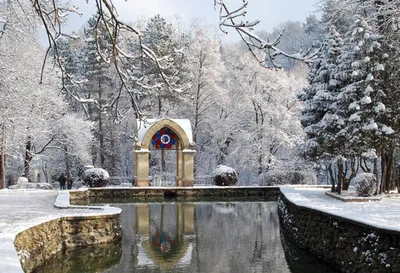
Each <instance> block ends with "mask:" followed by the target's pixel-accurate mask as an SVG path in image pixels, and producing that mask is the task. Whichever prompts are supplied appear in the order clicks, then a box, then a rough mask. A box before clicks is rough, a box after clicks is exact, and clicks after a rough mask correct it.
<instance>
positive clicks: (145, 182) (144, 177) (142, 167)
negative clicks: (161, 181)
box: [135, 149, 150, 187]
mask: <svg viewBox="0 0 400 273" xmlns="http://www.w3.org/2000/svg"><path fill="white" fill-rule="evenodd" d="M135 155H136V186H137V187H148V186H149V184H150V180H149V155H150V151H149V150H147V149H140V150H137V151H135Z"/></svg>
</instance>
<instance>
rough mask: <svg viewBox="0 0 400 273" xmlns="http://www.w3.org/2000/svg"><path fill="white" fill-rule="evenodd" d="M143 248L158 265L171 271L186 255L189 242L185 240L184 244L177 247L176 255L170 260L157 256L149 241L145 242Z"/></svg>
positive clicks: (169, 258)
mask: <svg viewBox="0 0 400 273" xmlns="http://www.w3.org/2000/svg"><path fill="white" fill-rule="evenodd" d="M142 246H143V248H144V249H145V250H146V253H147V255H149V258H150V259H151V260H152V261H153V262H155V263H156V264H158V265H159V266H160V268H161V269H169V268H172V267H173V266H175V265H176V264H177V263H178V262H179V261H180V260H181V259H182V257H183V256H184V255H185V254H186V251H187V250H188V247H189V241H188V240H183V242H182V244H181V245H180V246H179V247H177V251H176V252H175V253H174V255H173V256H171V257H168V259H164V258H163V257H162V256H160V255H156V253H155V251H154V250H153V248H152V247H151V245H150V241H149V240H146V241H143V243H142Z"/></svg>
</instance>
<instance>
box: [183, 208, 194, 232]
mask: <svg viewBox="0 0 400 273" xmlns="http://www.w3.org/2000/svg"><path fill="white" fill-rule="evenodd" d="M183 222H184V227H183V228H184V230H183V232H184V233H185V235H193V234H195V228H194V204H183Z"/></svg>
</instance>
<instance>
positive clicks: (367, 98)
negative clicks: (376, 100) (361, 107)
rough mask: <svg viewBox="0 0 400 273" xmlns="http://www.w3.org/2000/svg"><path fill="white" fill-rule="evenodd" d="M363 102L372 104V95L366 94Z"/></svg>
mask: <svg viewBox="0 0 400 273" xmlns="http://www.w3.org/2000/svg"><path fill="white" fill-rule="evenodd" d="M360 102H361V104H370V103H372V100H371V97H370V96H365V97H363V98H362V99H361V101H360Z"/></svg>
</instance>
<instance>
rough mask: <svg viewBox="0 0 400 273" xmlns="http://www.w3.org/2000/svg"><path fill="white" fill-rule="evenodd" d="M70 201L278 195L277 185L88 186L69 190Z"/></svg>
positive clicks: (275, 196)
mask: <svg viewBox="0 0 400 273" xmlns="http://www.w3.org/2000/svg"><path fill="white" fill-rule="evenodd" d="M70 196H71V197H70V199H71V201H77V200H87V201H89V199H95V198H131V197H135V198H136V197H137V198H149V197H160V198H164V197H177V198H183V199H185V198H186V199H189V198H194V197H270V198H275V200H276V199H277V198H278V196H279V187H185V188H184V187H181V188H179V187H171V188H151V187H147V188H141V187H134V188H90V189H87V190H86V191H82V190H79V191H70Z"/></svg>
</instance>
